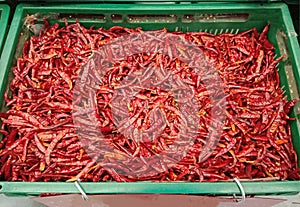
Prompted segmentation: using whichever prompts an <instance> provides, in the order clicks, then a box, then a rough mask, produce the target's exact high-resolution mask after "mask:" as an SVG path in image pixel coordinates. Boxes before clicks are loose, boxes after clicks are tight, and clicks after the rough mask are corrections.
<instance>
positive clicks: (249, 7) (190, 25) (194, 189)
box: [0, 3, 300, 195]
mask: <svg viewBox="0 0 300 207" xmlns="http://www.w3.org/2000/svg"><path fill="white" fill-rule="evenodd" d="M36 13H39V14H40V16H46V17H47V18H48V19H49V20H50V23H54V22H59V23H60V24H62V25H63V24H64V20H63V18H68V21H69V22H75V19H76V17H78V18H79V21H80V22H81V23H82V24H83V25H84V26H86V27H89V26H91V25H95V26H96V27H102V26H103V27H105V28H110V27H112V26H114V25H121V26H125V27H131V28H136V27H142V28H143V29H144V30H156V29H161V28H167V29H168V30H169V31H175V30H181V31H184V32H185V31H199V30H202V31H209V32H213V33H219V32H221V31H224V32H226V31H227V32H236V31H243V30H247V29H250V28H253V27H256V28H257V29H258V30H259V31H261V30H262V29H263V27H264V26H265V25H266V24H267V23H270V24H271V27H270V31H269V39H270V41H271V42H272V43H273V44H274V45H275V47H276V48H278V49H277V50H276V53H277V55H283V54H284V55H286V57H285V59H284V61H283V62H282V63H281V64H280V65H279V73H280V77H281V85H282V86H285V89H286V90H287V93H286V94H287V96H288V98H289V99H291V98H297V97H299V91H300V84H299V83H300V77H299V68H300V60H299V57H300V50H299V45H298V42H297V39H296V33H295V31H294V28H293V24H292V21H291V17H290V14H289V11H288V8H287V6H286V5H285V4H283V3H270V4H256V3H251V4H246V3H227V4H224V3H223V4H222V3H195V4H180V5H179V4H170V5H167V4H162V5H153V4H81V5H79V4H64V5H62V4H51V5H47V4H43V5H32V4H20V5H18V7H17V8H16V12H15V15H14V18H13V20H12V24H11V28H10V31H9V34H8V39H7V42H6V45H5V47H4V53H5V56H3V59H2V61H1V63H0V84H1V85H0V88H1V90H0V97H3V93H4V91H5V90H6V88H7V84H8V77H9V73H10V71H11V68H12V66H13V65H14V64H15V62H16V59H17V58H18V56H19V55H20V51H21V49H22V48H18V45H19V46H20V45H22V44H23V43H24V37H25V36H26V35H24V33H23V35H20V34H21V32H24V31H22V26H23V23H24V17H25V16H26V15H28V14H30V15H32V14H36ZM55 14H56V15H55ZM57 14H59V15H57ZM220 14H222V17H224V15H225V16H227V18H225V19H224V18H218V17H219V16H220ZM140 15H142V16H143V17H145V16H147V17H148V19H147V21H144V20H143V19H140V20H139V21H132V18H133V17H138V16H140ZM210 15H212V16H214V17H216V18H215V19H214V20H209V19H207V18H206V19H205V20H204V19H201V18H194V19H195V21H193V20H191V19H193V18H190V17H192V16H198V17H199V16H200V17H201V16H204V17H206V16H210ZM115 16H117V17H118V18H115ZM187 17H189V18H187ZM196 19H197V20H196ZM27 38H28V36H27ZM17 48H18V49H17ZM294 108H295V109H294V111H293V112H292V115H293V116H295V117H296V119H297V121H293V122H292V123H291V128H292V136H293V144H294V147H295V149H296V151H297V154H298V160H300V147H299V146H300V136H299V134H300V124H299V122H300V121H299V120H300V110H299V108H300V107H299V103H298V105H297V106H296V107H294ZM299 164H300V163H299ZM242 185H243V187H244V189H245V192H246V194H256V195H268V194H295V193H297V192H300V181H272V182H242ZM81 186H82V188H83V189H84V190H85V192H86V193H90V194H111V193H113V194H114V193H118V194H119V193H120V194H121V193H122V194H124V193H125V194H126V193H130V194H142V193H143V194H147V193H155V194H157V193H161V194H206V195H232V194H239V193H240V191H239V188H238V186H237V185H236V184H235V183H234V182H215V183H199V182H169V183H157V182H135V183H117V182H98V183H81ZM0 193H5V194H21V195H37V194H40V193H78V190H77V188H76V187H75V185H74V183H64V182H47V183H43V182H32V183H30V182H4V181H1V182H0Z"/></svg>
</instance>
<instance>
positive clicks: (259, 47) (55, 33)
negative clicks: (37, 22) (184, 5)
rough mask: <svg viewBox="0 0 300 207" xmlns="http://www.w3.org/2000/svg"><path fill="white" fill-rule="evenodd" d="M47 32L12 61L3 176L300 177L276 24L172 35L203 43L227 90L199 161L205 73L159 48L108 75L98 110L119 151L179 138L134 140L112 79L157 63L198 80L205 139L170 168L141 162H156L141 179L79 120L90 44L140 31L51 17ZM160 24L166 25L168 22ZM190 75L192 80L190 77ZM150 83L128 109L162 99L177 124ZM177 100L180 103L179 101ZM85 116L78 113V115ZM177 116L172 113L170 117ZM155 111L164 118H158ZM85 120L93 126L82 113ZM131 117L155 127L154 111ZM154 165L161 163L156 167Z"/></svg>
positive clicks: (206, 105)
mask: <svg viewBox="0 0 300 207" xmlns="http://www.w3.org/2000/svg"><path fill="white" fill-rule="evenodd" d="M45 26H46V27H45V30H44V31H43V32H41V33H40V34H39V35H38V36H32V37H31V38H30V40H29V41H27V42H26V43H25V44H24V48H23V53H22V56H21V57H19V58H18V60H17V64H16V66H15V67H14V68H13V74H14V76H15V77H14V78H13V80H12V81H11V83H10V85H9V93H7V94H6V95H5V101H6V103H7V105H8V107H9V109H8V111H7V112H3V113H0V117H1V118H2V122H3V124H2V126H1V131H0V132H1V133H2V134H3V136H4V138H3V140H2V141H1V142H0V176H1V179H4V180H8V181H44V182H49V181H67V180H68V181H73V180H76V179H81V180H82V181H92V182H99V181H119V182H132V181H139V180H153V181H200V182H213V181H219V180H228V179H232V178H234V177H238V178H246V179H253V178H269V177H274V178H275V179H282V180H285V179H291V180H297V179H300V177H299V174H298V170H299V169H298V166H297V156H296V153H295V151H294V149H293V146H292V140H291V133H290V128H289V122H290V121H289V120H292V118H291V117H289V116H288V113H289V111H290V109H291V108H292V107H293V105H294V104H295V103H296V102H297V100H292V101H290V102H288V101H287V100H286V98H285V97H284V92H283V90H282V89H281V88H280V87H279V75H278V71H277V69H276V65H277V63H278V62H279V61H280V60H281V59H282V58H283V57H279V58H277V59H274V47H273V46H272V45H271V43H270V42H269V41H268V39H267V32H268V29H269V25H267V26H266V27H265V29H264V30H263V31H262V33H261V34H259V33H258V32H257V31H256V29H255V28H254V29H251V30H248V31H245V32H242V33H238V34H226V33H224V34H219V35H213V34H209V33H204V32H189V33H180V32H177V33H174V34H176V35H182V36H184V37H185V38H186V39H187V40H189V41H191V42H193V43H194V44H195V45H197V46H198V47H199V48H200V49H201V50H202V51H203V52H204V54H205V56H206V57H207V59H208V60H209V62H210V63H211V64H212V65H214V67H215V68H216V69H217V70H218V73H219V76H220V78H221V79H222V81H223V83H224V89H225V92H226V94H227V96H226V100H227V106H226V108H225V109H224V110H225V114H226V120H225V126H224V130H223V132H222V135H221V138H220V142H219V143H218V145H217V147H216V149H215V150H214V151H213V153H212V155H211V156H210V157H209V158H208V159H207V160H205V161H204V162H199V160H198V157H199V154H200V153H201V150H202V148H203V145H204V143H205V137H206V136H207V133H208V131H207V125H208V124H209V122H210V120H211V111H210V110H211V108H210V102H209V94H207V90H206V88H205V86H204V85H203V83H202V82H201V78H199V77H198V76H197V74H191V73H190V72H189V71H190V70H188V68H187V67H186V66H185V64H184V63H182V62H180V61H179V60H176V59H171V58H170V57H168V56H166V55H165V56H164V55H161V54H154V53H145V54H137V55H134V56H132V57H126V58H124V60H122V61H120V62H117V63H115V64H114V66H113V67H112V69H111V70H110V71H109V72H108V73H107V74H106V76H105V77H104V79H103V83H104V85H103V86H102V87H101V88H100V89H99V91H98V93H97V97H96V98H97V107H98V109H99V110H100V111H101V113H100V114H99V115H98V117H97V118H98V119H99V121H100V123H101V126H99V128H100V130H101V132H102V133H103V134H104V135H105V136H107V137H109V138H111V137H113V140H114V141H112V145H113V146H114V148H115V150H116V152H119V155H118V156H119V157H118V158H119V159H124V160H126V159H128V157H130V156H133V157H135V156H141V157H149V156H152V155H154V154H157V153H160V152H162V151H163V150H165V149H167V148H168V147H169V146H170V145H172V143H173V142H174V140H173V139H172V138H167V139H162V138H157V139H155V140H154V141H153V142H152V143H149V142H145V143H137V142H136V141H134V140H129V139H127V138H126V137H124V136H121V135H120V133H117V132H116V131H117V129H116V127H115V126H114V124H113V121H112V120H113V119H112V112H111V108H110V107H109V104H108V102H109V101H110V100H111V98H112V95H113V94H114V92H115V86H116V85H117V84H118V83H119V82H120V81H121V80H122V78H124V77H126V75H127V74H128V72H129V71H131V70H132V71H133V70H141V66H147V65H149V64H151V63H153V62H156V63H159V64H160V65H162V66H164V67H165V68H167V69H168V70H174V71H181V72H179V73H178V75H179V76H180V77H182V80H183V82H184V83H187V84H190V85H193V86H194V87H195V91H196V92H195V96H196V97H197V98H198V100H199V106H200V108H201V107H202V108H201V109H202V110H201V111H200V112H199V113H200V114H201V116H200V121H199V125H200V126H202V131H201V130H199V131H198V133H199V137H198V139H197V140H195V143H194V145H193V146H192V147H191V148H190V149H189V152H188V153H187V155H186V156H185V157H184V158H182V160H181V161H180V162H179V163H174V166H172V167H171V168H170V169H168V168H167V167H166V166H164V165H163V164H161V163H160V162H159V161H153V163H148V166H146V167H145V166H144V167H145V168H147V169H143V166H134V167H135V168H136V171H140V172H143V170H149V169H150V168H149V166H152V168H151V170H152V171H153V173H151V175H150V176H148V177H143V179H140V178H139V177H137V178H129V177H126V176H125V175H119V174H118V173H117V171H116V169H123V170H124V171H126V170H128V169H127V166H126V165H125V164H124V165H122V164H120V163H117V164H116V163H113V158H115V156H117V155H115V154H106V155H105V159H106V160H107V161H108V163H109V164H108V165H107V166H105V167H104V166H99V165H98V164H97V163H96V162H95V161H94V160H93V159H92V158H94V157H93V155H91V154H86V152H85V150H84V148H83V147H82V144H81V143H80V140H79V139H78V137H77V135H76V130H75V128H74V125H73V120H72V114H71V113H72V95H73V94H72V89H73V88H74V84H75V80H76V79H77V76H78V71H79V70H80V68H81V66H83V65H84V64H85V63H86V62H87V61H88V59H89V58H90V56H91V54H92V53H93V51H95V50H97V49H99V48H100V47H101V46H102V45H104V44H106V43H108V42H110V41H111V40H113V39H114V38H117V37H120V36H123V35H127V34H130V33H134V32H139V31H141V29H140V28H137V29H129V28H123V27H119V26H116V27H112V28H111V29H109V30H105V29H103V28H100V29H94V28H89V29H87V28H84V27H83V26H81V25H80V24H79V23H78V22H77V23H75V24H68V23H67V22H66V25H65V26H64V27H59V26H58V24H54V25H53V26H50V25H49V24H48V22H47V21H46V20H45ZM162 32H166V31H165V30H162ZM184 74H189V75H191V76H192V78H187V77H188V76H185V75H184ZM154 92H155V93H156V94H157V96H152V95H151V91H143V93H140V94H139V96H137V97H136V98H135V99H134V100H132V102H131V103H130V105H129V106H128V110H127V109H126V110H124V109H122V110H120V113H129V114H130V115H131V116H135V115H136V113H138V111H139V109H140V108H141V107H142V106H143V104H144V100H145V99H148V100H149V101H150V102H151V101H152V102H151V103H153V104H154V103H155V102H157V103H161V104H165V109H164V110H163V113H162V115H161V116H164V117H166V119H167V120H168V121H169V126H168V128H167V130H169V131H167V132H168V133H170V132H176V131H177V132H178V129H179V125H178V122H176V121H174V120H176V118H178V117H176V116H174V115H172V116H171V114H174V113H175V111H176V110H175V109H176V103H174V102H173V101H172V100H173V99H172V97H168V96H167V95H166V94H165V93H164V92H163V91H158V90H154V91H152V94H153V93H154ZM174 104H175V105H174ZM78 115H80V114H78ZM170 117H173V118H172V119H171V118H170ZM152 118H153V119H156V120H157V119H158V118H157V117H156V118H155V117H152ZM81 121H82V125H83V126H86V127H87V128H88V125H86V122H85V120H81ZM131 124H134V125H135V126H136V127H144V129H145V130H153V129H152V128H151V127H149V117H148V116H147V113H144V112H143V113H140V116H138V117H137V118H136V119H135V120H134V121H133V122H132V123H131ZM156 170H160V171H161V170H162V173H157V171H156Z"/></svg>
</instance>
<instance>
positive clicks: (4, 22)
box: [0, 2, 10, 57]
mask: <svg viewBox="0 0 300 207" xmlns="http://www.w3.org/2000/svg"><path fill="white" fill-rule="evenodd" d="M0 3H1V2H0ZM9 11H10V8H9V6H8V5H5V4H0V25H1V27H0V57H1V52H2V49H3V45H4V39H5V35H6V32H7V30H8V18H9Z"/></svg>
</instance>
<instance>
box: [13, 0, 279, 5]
mask: <svg viewBox="0 0 300 207" xmlns="http://www.w3.org/2000/svg"><path fill="white" fill-rule="evenodd" d="M279 1H281V0H86V1H82V0H40V1H39V2H48V3H51V2H52V3H54V2H66V3H91V2H98V3H149V2H157V3H168V4H175V3H181V2H183V3H187V2H191V3H195V2H243V3H251V2H257V3H259V2H260V3H270V2H279ZM18 2H24V3H25V2H36V0H18Z"/></svg>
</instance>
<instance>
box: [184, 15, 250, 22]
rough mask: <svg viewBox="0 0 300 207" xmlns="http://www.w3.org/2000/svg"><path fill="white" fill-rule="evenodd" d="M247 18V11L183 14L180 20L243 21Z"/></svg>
mask: <svg viewBox="0 0 300 207" xmlns="http://www.w3.org/2000/svg"><path fill="white" fill-rule="evenodd" d="M248 19H249V14H247V13H234V14H198V15H197V14H196V15H194V14H185V15H183V17H182V22H186V23H190V22H245V21H247V20H248Z"/></svg>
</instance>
